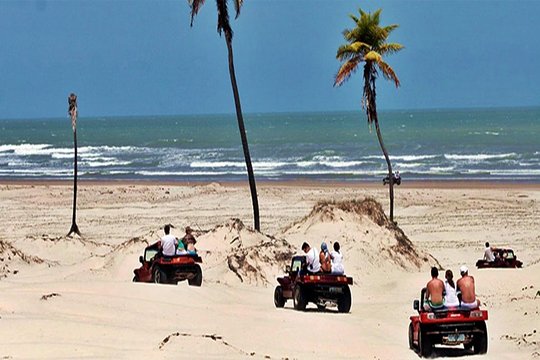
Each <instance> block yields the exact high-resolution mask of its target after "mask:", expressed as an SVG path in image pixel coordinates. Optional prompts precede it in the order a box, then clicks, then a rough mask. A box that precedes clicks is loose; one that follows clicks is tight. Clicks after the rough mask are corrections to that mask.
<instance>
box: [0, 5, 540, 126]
mask: <svg viewBox="0 0 540 360" xmlns="http://www.w3.org/2000/svg"><path fill="white" fill-rule="evenodd" d="M359 7H362V8H363V9H364V10H366V11H374V10H376V9H377V8H379V7H380V8H382V9H383V12H382V16H381V23H382V24H383V25H387V24H392V23H397V24H399V25H400V27H399V28H398V29H397V30H395V31H394V32H393V33H392V35H391V37H390V39H389V40H390V41H392V42H399V43H401V44H403V45H404V46H405V49H404V50H403V51H401V52H400V53H398V54H395V55H391V56H390V57H388V58H387V61H388V63H390V65H392V66H393V67H394V69H395V71H396V72H397V74H398V76H399V77H400V80H401V83H402V86H401V87H400V88H399V89H396V88H395V87H393V86H392V85H391V84H389V83H387V82H386V81H385V80H384V79H382V78H381V79H380V80H379V82H378V98H377V99H378V107H379V109H423V108H455V107H458V108H464V107H492V106H497V107H499V106H539V105H540V96H539V95H540V91H539V90H538V84H539V83H540V71H539V70H538V64H539V58H540V56H539V55H540V40H539V34H540V21H538V20H537V16H538V14H540V1H471V0H467V1H455V0H454V1H407V0H399V1H378V2H376V4H375V2H373V1H349V0H341V1H340V0H245V2H244V7H243V8H242V13H241V16H240V17H239V18H238V19H236V20H234V16H233V17H232V18H231V22H232V27H233V30H234V31H235V34H234V39H233V47H234V51H235V64H236V71H237V77H238V83H239V89H240V96H241V99H242V105H243V108H244V111H245V112H287V111H333V110H357V109H359V108H360V98H361V90H362V79H361V72H358V73H357V74H355V76H353V77H352V78H351V79H350V80H349V82H348V83H346V84H345V85H344V86H342V87H341V88H338V89H336V88H334V87H333V86H332V85H333V77H334V75H335V73H336V71H337V69H338V67H339V63H338V61H337V60H336V59H335V54H336V49H337V48H338V46H339V45H340V44H342V43H343V42H344V40H343V38H342V35H341V32H342V31H343V29H345V28H347V27H351V26H353V22H352V21H351V20H350V18H349V17H348V14H349V13H357V12H358V8H359ZM230 9H231V11H233V10H234V9H233V6H232V2H231V6H230ZM189 20H190V19H189V6H188V4H187V1H185V0H180V1H163V0H161V1H151V0H148V1H140V0H125V1H121V0H114V1H105V0H101V1H99V0H92V1H85V0H77V1H73V0H69V1H61V0H54V1H40V0H36V1H32V0H28V1H21V0H1V1H0V118H40V117H63V116H66V111H67V96H68V94H69V93H70V92H72V91H74V92H76V93H77V94H78V96H79V108H80V114H81V116H113V115H173V114H200V113H233V112H234V104H233V98H232V92H231V87H230V79H229V73H228V67H227V50H226V45H225V41H224V39H223V38H220V37H219V35H218V34H217V32H216V7H215V1H213V0H207V1H206V2H205V5H204V7H203V8H202V10H201V12H200V14H199V16H198V17H197V18H196V19H195V23H194V26H193V28H190V26H189Z"/></svg>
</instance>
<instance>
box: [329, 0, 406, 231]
mask: <svg viewBox="0 0 540 360" xmlns="http://www.w3.org/2000/svg"><path fill="white" fill-rule="evenodd" d="M359 11H360V18H358V17H356V16H355V15H353V14H351V15H349V17H350V18H351V19H352V20H353V21H354V23H355V25H356V26H355V27H354V28H353V29H345V30H344V31H343V37H344V38H345V40H346V41H347V43H346V44H344V45H341V46H340V47H339V48H338V50H337V54H336V58H337V59H338V60H339V61H341V62H342V63H343V64H342V65H341V67H340V68H339V70H338V73H337V74H336V78H335V81H334V86H340V85H341V84H343V83H344V82H345V81H346V80H348V79H349V77H350V76H351V75H352V74H353V73H354V72H355V71H356V70H357V69H358V66H359V65H360V64H361V63H364V90H363V94H362V107H363V108H364V110H365V111H366V115H367V121H368V124H369V126H370V128H371V125H372V124H375V129H376V131H377V138H378V139H379V144H380V146H381V149H382V152H383V154H384V158H385V159H386V164H387V166H388V179H389V182H390V183H389V191H390V221H392V222H393V221H394V176H393V173H392V163H391V162H390V158H389V157H388V152H387V151H386V147H385V146H384V142H383V138H382V134H381V129H380V127H379V119H378V117H377V102H376V96H377V93H376V91H375V80H376V79H377V75H378V73H379V71H380V72H381V73H382V74H383V76H384V78H385V79H387V80H390V81H393V82H394V84H395V85H396V87H398V86H399V79H398V77H397V75H396V73H395V72H394V69H392V67H391V66H390V65H388V64H387V63H386V62H385V61H384V59H383V56H385V55H389V54H393V53H396V52H398V51H400V50H401V49H403V45H401V44H397V43H388V42H386V40H387V39H388V36H389V35H390V33H391V32H392V31H393V30H395V29H396V28H397V27H398V26H399V25H397V24H393V25H388V26H384V27H381V26H380V25H379V18H380V15H381V11H382V9H379V10H377V11H375V12H374V13H373V14H371V13H366V12H364V11H362V9H359Z"/></svg>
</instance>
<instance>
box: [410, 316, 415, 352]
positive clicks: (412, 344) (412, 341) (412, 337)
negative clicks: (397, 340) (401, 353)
mask: <svg viewBox="0 0 540 360" xmlns="http://www.w3.org/2000/svg"><path fill="white" fill-rule="evenodd" d="M409 349H414V326H413V324H412V322H411V323H410V324H409Z"/></svg>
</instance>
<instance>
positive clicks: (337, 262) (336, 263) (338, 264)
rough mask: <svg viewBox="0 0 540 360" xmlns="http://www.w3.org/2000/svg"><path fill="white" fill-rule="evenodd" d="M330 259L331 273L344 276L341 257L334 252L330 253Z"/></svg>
mask: <svg viewBox="0 0 540 360" xmlns="http://www.w3.org/2000/svg"><path fill="white" fill-rule="evenodd" d="M330 257H331V258H332V273H334V274H345V267H344V266H343V255H342V254H340V253H338V252H337V251H335V250H334V251H332V252H331V253H330Z"/></svg>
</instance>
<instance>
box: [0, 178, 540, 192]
mask: <svg viewBox="0 0 540 360" xmlns="http://www.w3.org/2000/svg"><path fill="white" fill-rule="evenodd" d="M78 184H79V185H81V186H128V185H134V186H206V185H210V184H219V185H220V186H224V187H239V186H240V187H243V186H246V187H248V182H247V180H246V181H171V180H163V181H160V180H155V179H152V180H144V179H140V180H109V179H108V180H84V179H83V180H79V181H78ZM0 185H23V186H72V185H73V180H38V179H9V180H8V179H0ZM257 185H258V187H261V188H262V187H265V188H266V187H274V186H276V187H299V188H302V187H321V188H326V187H342V188H369V189H383V185H381V183H380V182H378V181H355V182H352V181H336V180H332V181H322V180H306V179H295V180H276V181H269V180H258V181H257ZM384 188H386V186H384ZM400 188H407V189H528V190H540V182H532V181H527V182H526V181H517V182H516V181H478V180H425V181H417V180H414V181H407V182H406V183H403V184H402V185H400V186H395V187H394V189H396V191H399V189H400Z"/></svg>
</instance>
